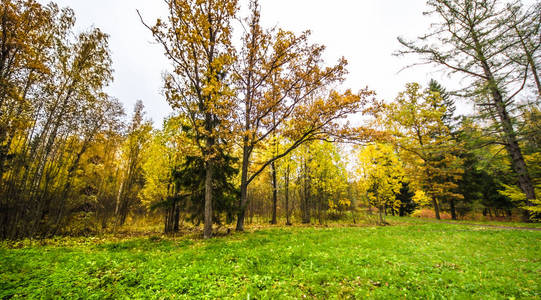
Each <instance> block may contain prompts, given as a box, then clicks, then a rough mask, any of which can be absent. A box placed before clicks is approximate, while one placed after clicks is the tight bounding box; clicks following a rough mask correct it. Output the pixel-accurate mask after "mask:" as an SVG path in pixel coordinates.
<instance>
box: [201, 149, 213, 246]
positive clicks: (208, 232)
mask: <svg viewBox="0 0 541 300" xmlns="http://www.w3.org/2000/svg"><path fill="white" fill-rule="evenodd" d="M213 172H214V161H213V159H209V160H208V161H207V163H206V168H205V228H204V230H203V236H204V238H205V239H209V238H211V236H212V177H213Z"/></svg>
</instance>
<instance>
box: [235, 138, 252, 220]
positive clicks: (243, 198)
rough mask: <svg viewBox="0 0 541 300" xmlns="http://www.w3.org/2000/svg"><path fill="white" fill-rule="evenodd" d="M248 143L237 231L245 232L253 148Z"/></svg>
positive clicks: (244, 161)
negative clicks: (249, 167)
mask: <svg viewBox="0 0 541 300" xmlns="http://www.w3.org/2000/svg"><path fill="white" fill-rule="evenodd" d="M246 144H247V141H245V145H244V147H243V150H242V167H241V174H240V199H239V207H238V209H239V212H238V215H237V227H236V230H237V231H244V218H245V216H246V204H247V203H248V166H249V163H250V153H251V148H250V147H248V146H247V145H246Z"/></svg>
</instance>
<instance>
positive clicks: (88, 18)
mask: <svg viewBox="0 0 541 300" xmlns="http://www.w3.org/2000/svg"><path fill="white" fill-rule="evenodd" d="M41 2H42V3H48V2H50V1H49V0H41ZM55 2H56V3H58V4H59V5H60V6H69V7H71V8H73V9H74V10H75V13H76V16H77V25H76V28H77V30H84V29H88V28H90V27H91V26H95V27H99V28H100V29H102V30H103V31H104V32H106V33H108V34H109V35H110V36H111V37H110V48H111V51H112V53H113V63H114V69H115V81H114V83H113V84H112V85H111V86H110V87H109V89H108V92H109V93H110V94H111V95H112V96H114V97H116V98H118V99H119V100H120V101H121V102H122V103H123V104H124V108H125V109H126V112H127V113H128V114H131V111H132V110H133V105H134V103H135V101H136V100H138V99H141V100H143V102H144V104H145V107H146V111H147V115H148V117H150V118H151V119H152V120H153V121H154V122H155V126H156V127H160V126H161V122H162V120H163V118H164V117H166V116H167V115H169V114H170V113H171V109H170V108H169V105H168V104H167V102H166V101H165V99H164V97H163V96H162V94H161V87H162V79H161V74H162V72H163V71H164V70H166V69H167V66H168V65H169V63H168V61H167V60H166V59H165V58H164V56H163V51H162V49H161V48H160V46H159V45H157V44H155V43H153V39H152V36H151V34H150V32H149V31H148V30H147V29H146V28H145V27H144V26H143V25H142V24H141V23H140V21H139V17H138V16H137V13H136V9H139V10H140V11H141V13H142V15H143V17H144V18H145V20H146V21H147V22H149V23H152V24H153V23H154V22H155V20H156V18H157V17H162V18H165V17H166V11H165V6H164V3H163V2H162V1H160V0H93V1H89V0H56V1H55ZM241 2H242V3H245V2H246V1H245V0H244V1H241ZM260 4H261V6H262V9H261V15H262V21H263V23H264V25H265V26H274V25H278V26H279V27H281V28H284V29H286V30H292V31H294V32H301V31H304V30H306V29H310V30H311V31H312V42H315V43H319V44H324V45H326V46H327V51H326V56H325V58H326V59H327V60H328V62H329V63H334V62H336V60H337V59H338V58H340V57H341V56H344V57H345V58H346V59H347V60H348V61H349V66H348V70H349V75H348V80H347V81H346V83H345V87H347V88H351V89H353V90H358V89H361V88H364V87H366V86H368V87H369V88H370V89H372V90H375V91H376V92H377V94H378V97H379V98H383V99H385V100H387V101H391V100H392V99H394V98H395V97H396V95H397V94H398V92H400V91H401V90H403V88H404V85H405V84H406V83H407V82H412V81H417V82H420V83H421V84H422V85H426V84H427V83H428V80H429V79H430V78H431V77H434V78H435V79H437V80H439V81H440V82H441V83H442V84H443V85H444V86H446V85H448V86H456V83H451V82H450V81H451V80H450V79H448V78H446V77H443V76H442V75H441V74H440V73H434V72H433V69H428V68H427V67H416V68H413V69H408V70H406V71H402V72H401V73H399V74H398V71H399V70H400V69H402V67H404V66H406V65H409V64H411V63H413V62H415V61H416V58H415V57H400V58H399V57H394V56H392V53H393V52H394V51H396V50H397V49H398V48H399V47H400V45H399V43H398V41H397V39H396V38H397V37H398V36H404V37H408V38H414V37H416V36H418V35H420V34H422V33H425V32H426V31H427V29H428V25H429V22H428V20H427V18H426V17H424V16H423V15H422V12H423V11H424V10H425V0H334V1H329V0H260ZM458 111H459V112H466V111H467V108H466V107H463V108H460V107H459V108H458Z"/></svg>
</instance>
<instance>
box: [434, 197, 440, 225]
mask: <svg viewBox="0 0 541 300" xmlns="http://www.w3.org/2000/svg"><path fill="white" fill-rule="evenodd" d="M432 204H433V205H434V213H435V214H436V219H438V220H440V219H441V218H440V207H439V205H438V200H436V198H434V197H432Z"/></svg>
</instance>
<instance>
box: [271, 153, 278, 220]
mask: <svg viewBox="0 0 541 300" xmlns="http://www.w3.org/2000/svg"><path fill="white" fill-rule="evenodd" d="M271 172H272V220H271V222H270V223H271V224H277V223H278V220H277V219H276V206H277V204H278V195H277V188H276V163H275V162H272V163H271Z"/></svg>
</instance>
